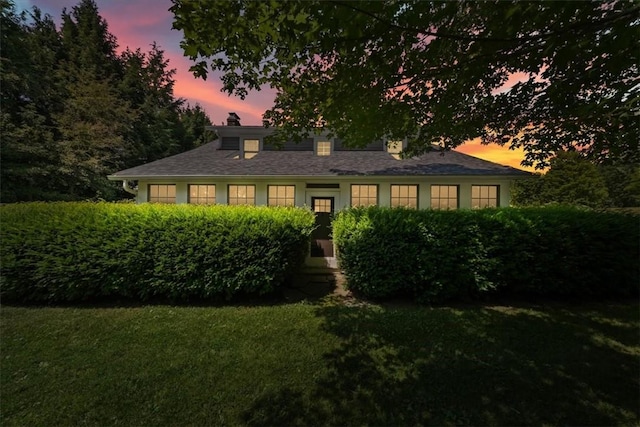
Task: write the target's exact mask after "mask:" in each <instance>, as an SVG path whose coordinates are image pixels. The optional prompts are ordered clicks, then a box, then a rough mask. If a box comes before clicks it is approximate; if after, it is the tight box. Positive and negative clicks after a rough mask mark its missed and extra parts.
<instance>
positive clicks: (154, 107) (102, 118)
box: [0, 0, 210, 202]
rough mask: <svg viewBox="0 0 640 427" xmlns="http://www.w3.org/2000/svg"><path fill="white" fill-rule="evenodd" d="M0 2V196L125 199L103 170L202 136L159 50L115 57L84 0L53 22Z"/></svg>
mask: <svg viewBox="0 0 640 427" xmlns="http://www.w3.org/2000/svg"><path fill="white" fill-rule="evenodd" d="M0 7H1V15H0V20H1V21H0V28H1V30H2V31H0V46H1V47H2V49H1V50H0V96H1V100H0V101H1V107H2V108H1V109H0V148H1V149H0V155H1V156H2V157H1V159H0V160H1V162H2V164H1V166H2V167H1V168H0V184H1V187H0V189H1V193H0V201H2V202H14V201H24V200H61V199H62V200H67V199H85V198H95V197H102V198H106V199H117V198H122V197H127V196H128V195H127V194H126V193H124V192H123V191H122V189H121V188H120V186H119V184H118V183H115V182H110V181H108V180H107V178H106V176H107V175H109V174H111V173H113V172H116V171H117V170H119V169H122V168H125V167H132V166H136V165H139V164H141V163H144V162H147V161H151V160H156V159H158V158H161V157H164V156H167V155H171V154H175V153H178V152H181V151H183V150H186V149H190V148H192V147H194V146H196V145H198V144H200V143H202V141H203V140H204V138H207V137H208V136H206V133H205V130H204V126H205V125H207V124H210V121H209V118H208V117H207V116H206V114H205V113H204V111H203V110H202V109H201V108H200V107H199V106H196V107H195V108H191V107H190V106H188V105H186V106H185V103H184V100H182V99H179V98H176V97H175V96H174V93H173V86H174V78H173V76H174V74H175V70H173V69H170V68H169V66H168V60H167V59H166V58H165V57H164V52H163V51H162V50H161V49H160V48H159V47H158V46H157V45H155V44H153V45H152V48H151V50H150V52H148V53H146V54H145V53H142V52H141V51H140V50H136V51H131V50H129V49H127V50H126V51H125V52H124V53H123V54H122V55H120V56H119V55H117V54H116V47H117V41H116V38H115V37H114V36H113V35H112V34H111V33H109V31H108V25H107V22H106V21H105V20H104V19H103V18H102V17H101V16H100V14H99V12H98V8H97V6H96V4H95V2H94V1H93V0H82V1H80V3H79V4H78V5H77V6H74V7H73V8H72V9H71V12H67V11H66V10H64V11H63V13H62V25H61V27H60V29H59V30H58V29H56V26H55V24H54V22H53V19H52V18H51V17H50V16H48V15H44V16H43V15H42V13H41V12H40V10H39V9H38V8H35V7H34V8H33V10H32V12H31V13H30V14H29V16H27V13H22V14H17V13H16V12H15V6H14V5H13V4H11V3H10V2H8V1H6V0H0ZM27 18H28V19H27ZM198 127H200V129H197V128H198Z"/></svg>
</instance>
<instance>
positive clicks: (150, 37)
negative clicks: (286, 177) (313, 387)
mask: <svg viewBox="0 0 640 427" xmlns="http://www.w3.org/2000/svg"><path fill="white" fill-rule="evenodd" d="M14 2H15V4H16V9H17V10H18V11H20V10H23V9H31V7H32V6H37V7H38V8H40V9H41V10H42V11H43V12H44V13H48V14H49V15H51V16H52V17H53V18H54V20H55V22H56V23H57V24H59V23H60V15H61V14H62V10H63V9H64V8H67V9H68V10H71V8H72V7H73V6H75V5H76V4H77V3H78V1H76V0H14ZM96 4H97V5H98V9H99V11H100V15H101V16H102V17H103V18H104V19H105V20H106V21H107V24H108V28H109V32H110V33H111V34H113V35H114V36H115V37H116V38H117V41H118V45H119V47H118V51H119V52H121V51H124V50H126V48H127V47H128V48H130V49H131V50H136V49H138V48H140V49H141V50H142V51H143V52H148V51H149V50H150V49H151V44H152V43H153V42H156V43H157V45H158V47H159V48H160V49H162V50H163V51H164V54H165V58H167V59H169V68H170V69H175V70H176V74H175V75H174V79H175V86H174V95H175V96H176V97H179V98H184V99H186V100H187V102H188V103H189V104H191V105H195V104H196V103H197V104H200V106H201V107H202V108H203V109H204V110H205V111H206V112H207V114H208V115H209V117H210V118H211V121H212V122H213V123H214V124H222V123H224V122H225V121H226V118H227V116H228V113H229V112H232V111H233V112H235V113H237V114H238V115H239V116H240V118H241V122H242V124H243V125H260V124H262V114H263V113H264V112H265V111H266V110H267V109H268V108H270V107H271V106H272V105H273V100H274V98H275V92H274V91H273V90H271V89H268V88H267V89H264V90H262V91H260V92H250V93H249V95H248V96H247V97H246V98H245V99H244V100H241V99H240V98H238V97H234V96H228V95H227V94H226V93H223V92H221V91H220V88H221V87H222V83H221V82H220V80H219V79H217V78H216V77H215V76H213V75H210V76H209V78H208V79H207V80H206V81H205V80H202V79H196V78H195V77H194V76H193V74H191V73H190V72H189V67H190V66H191V65H192V64H191V61H190V60H189V59H188V58H186V57H184V55H183V53H182V49H181V48H180V41H181V40H182V33H181V32H180V31H177V30H173V29H172V28H171V26H172V22H173V14H172V13H171V12H169V7H171V2H170V1H169V0H96ZM456 150H457V151H460V152H463V153H466V154H470V155H472V156H476V157H479V158H482V159H485V160H489V161H493V162H497V163H501V164H503V165H509V166H513V167H516V168H519V169H526V170H533V169H531V168H525V167H523V166H521V165H520V162H521V161H522V159H523V158H524V154H523V152H522V150H509V149H507V148H505V147H500V146H497V145H481V144H480V143H479V141H478V140H474V141H468V142H466V143H465V144H463V145H462V146H460V147H458V148H457V149H456Z"/></svg>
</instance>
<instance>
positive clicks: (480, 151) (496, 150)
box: [456, 138, 535, 172]
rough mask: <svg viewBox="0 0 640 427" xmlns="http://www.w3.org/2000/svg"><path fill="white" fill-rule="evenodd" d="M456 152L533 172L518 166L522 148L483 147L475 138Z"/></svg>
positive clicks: (532, 169) (521, 157)
mask: <svg viewBox="0 0 640 427" xmlns="http://www.w3.org/2000/svg"><path fill="white" fill-rule="evenodd" d="M456 151H459V152H461V153H464V154H469V155H470V156H474V157H478V158H480V159H483V160H488V161H490V162H495V163H500V164H502V165H506V166H512V167H514V168H518V169H523V170H528V171H531V172H533V171H535V169H534V168H532V167H525V166H522V165H521V164H520V162H522V160H523V159H524V150H523V149H522V148H518V149H515V150H510V149H509V148H507V147H503V146H500V145H495V144H489V145H483V144H481V143H480V138H476V139H473V140H471V141H467V142H465V143H464V144H462V145H461V146H459V147H457V148H456Z"/></svg>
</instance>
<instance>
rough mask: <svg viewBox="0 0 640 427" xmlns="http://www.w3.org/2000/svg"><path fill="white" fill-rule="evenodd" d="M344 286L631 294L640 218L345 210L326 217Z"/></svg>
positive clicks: (638, 274)
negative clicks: (331, 220)
mask: <svg viewBox="0 0 640 427" xmlns="http://www.w3.org/2000/svg"><path fill="white" fill-rule="evenodd" d="M333 235H334V241H335V243H336V246H337V249H338V258H339V263H340V266H341V268H342V269H343V270H344V273H345V276H346V277H347V282H348V284H349V286H350V287H351V288H352V289H354V290H357V291H360V292H362V293H363V294H364V295H367V296H370V297H378V298H379V297H388V296H395V295H412V296H414V297H415V298H416V299H418V300H420V301H425V302H437V301H444V300H448V299H452V298H463V299H464V298H478V297H480V296H482V295H490V294H493V293H497V292H502V293H516V294H536V295H549V296H577V297H596V296H624V295H637V294H638V286H639V284H640V255H639V245H640V218H639V217H637V216H632V215H625V214H620V213H611V212H594V211H587V210H578V209H575V208H567V207H554V208H523V209H516V208H503V209H483V210H473V211H472V210H459V211H432V210H423V211H416V210H407V209H389V208H378V207H371V208H359V209H348V210H345V211H342V212H340V213H339V214H338V216H337V218H336V220H335V221H334V223H333Z"/></svg>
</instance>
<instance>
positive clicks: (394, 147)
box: [387, 141, 402, 160]
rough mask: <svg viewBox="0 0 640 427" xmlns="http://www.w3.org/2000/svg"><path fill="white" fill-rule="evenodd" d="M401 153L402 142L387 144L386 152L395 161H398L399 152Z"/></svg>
mask: <svg viewBox="0 0 640 427" xmlns="http://www.w3.org/2000/svg"><path fill="white" fill-rule="evenodd" d="M401 151H402V141H389V142H387V152H388V153H389V154H391V155H392V156H393V157H394V158H395V159H396V160H400V152H401Z"/></svg>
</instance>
